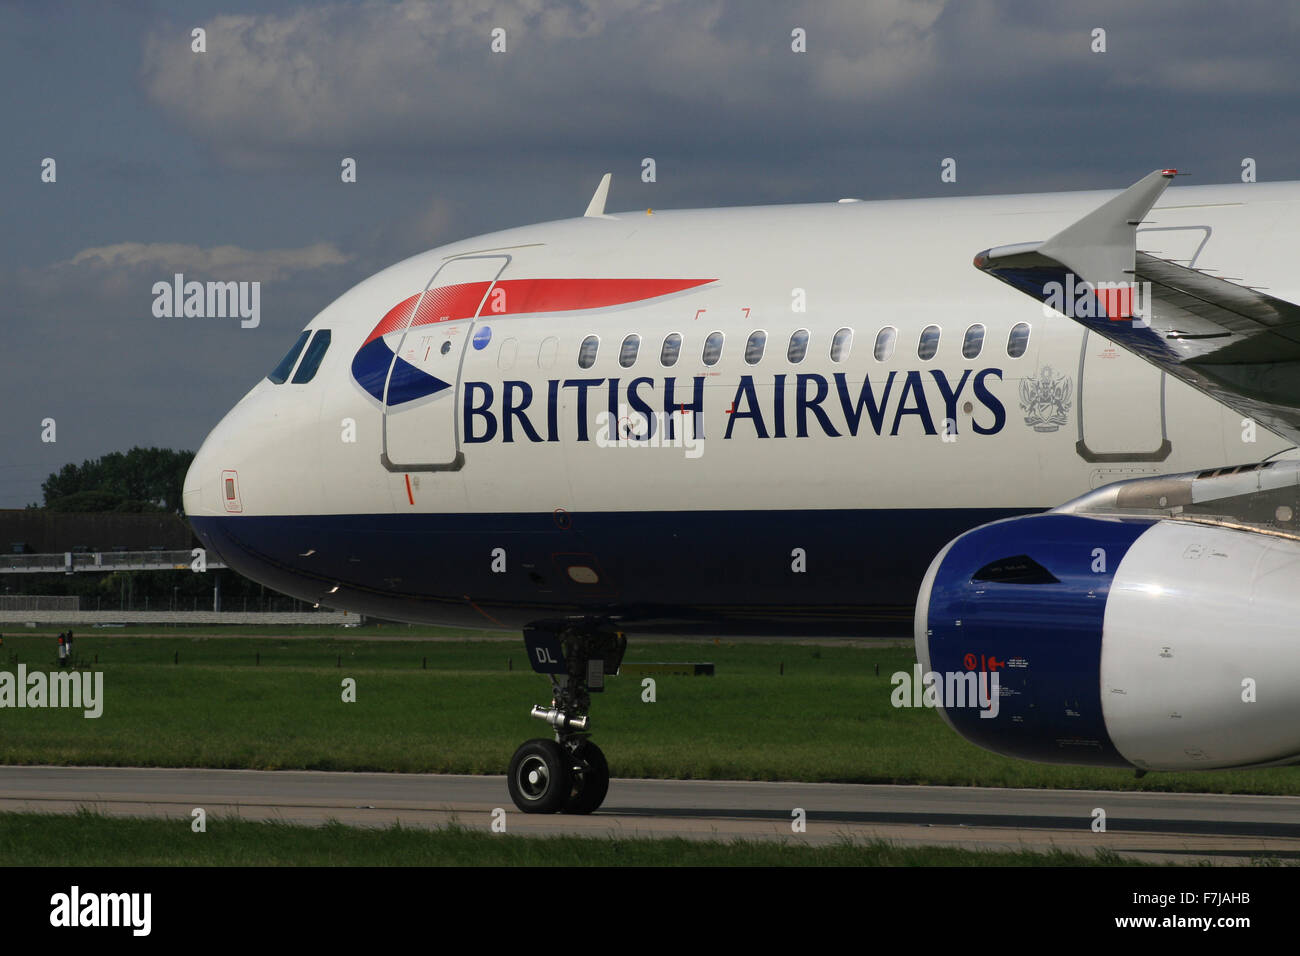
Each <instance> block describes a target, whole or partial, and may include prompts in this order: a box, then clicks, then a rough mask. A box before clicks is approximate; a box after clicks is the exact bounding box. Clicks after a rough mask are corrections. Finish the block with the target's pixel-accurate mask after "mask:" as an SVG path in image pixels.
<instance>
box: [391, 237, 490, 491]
mask: <svg viewBox="0 0 1300 956" xmlns="http://www.w3.org/2000/svg"><path fill="white" fill-rule="evenodd" d="M509 264H510V257H509V256H506V255H489V256H461V257H459V258H456V259H449V260H447V261H446V262H444V263H443V264H442V265H441V266H440V267H439V269H438V271H437V272H435V273H434V275H433V277H432V278H431V279H430V280H429V284H428V285H427V286H426V287H425V289H424V291H422V292H421V293H420V294H419V296H416V297H413V299H412V301H411V303H410V306H409V308H408V315H407V316H406V318H405V321H404V322H401V323H399V324H398V326H397V327H396V328H394V329H392V330H391V331H389V332H388V333H387V334H386V335H385V339H386V341H387V343H388V345H389V347H390V348H391V349H392V350H393V360H392V362H391V364H390V365H389V368H388V377H387V379H386V380H385V382H384V399H383V450H382V454H381V455H380V461H382V462H383V465H384V467H385V468H387V469H388V470H389V471H456V470H458V469H459V468H461V467H462V466H463V465H464V464H465V454H464V451H463V450H462V448H461V436H460V417H459V416H458V415H457V414H456V396H457V395H458V394H459V392H460V377H461V368H462V365H463V364H464V358H465V351H466V349H467V348H468V346H469V343H470V341H471V338H472V337H473V332H474V323H475V320H476V319H477V318H478V316H479V314H480V313H481V312H482V311H483V309H484V307H485V304H486V303H487V302H488V300H489V298H490V296H491V295H492V293H493V290H494V288H495V286H496V284H497V281H498V280H499V279H500V278H501V275H502V273H504V272H505V270H506V267H507V266H508V265H509ZM487 334H488V335H490V334H491V333H490V332H487ZM483 344H486V342H485V343H483ZM480 347H482V346H480Z"/></svg>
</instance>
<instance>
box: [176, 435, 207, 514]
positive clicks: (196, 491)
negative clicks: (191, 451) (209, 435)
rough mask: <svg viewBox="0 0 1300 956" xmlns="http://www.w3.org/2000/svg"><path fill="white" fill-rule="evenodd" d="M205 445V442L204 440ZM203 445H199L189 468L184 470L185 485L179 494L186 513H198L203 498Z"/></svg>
mask: <svg viewBox="0 0 1300 956" xmlns="http://www.w3.org/2000/svg"><path fill="white" fill-rule="evenodd" d="M204 444H205V445H206V444H207V443H206V442H204ZM204 460H205V459H204V455H203V445H200V446H199V450H198V452H196V453H195V455H194V459H193V460H192V461H191V462H190V467H189V470H188V471H186V472H185V486H184V491H183V492H182V494H181V501H182V502H183V505H182V507H184V509H185V513H186V514H187V515H196V514H198V513H199V509H200V507H201V502H202V500H203V467H202V466H203V462H204Z"/></svg>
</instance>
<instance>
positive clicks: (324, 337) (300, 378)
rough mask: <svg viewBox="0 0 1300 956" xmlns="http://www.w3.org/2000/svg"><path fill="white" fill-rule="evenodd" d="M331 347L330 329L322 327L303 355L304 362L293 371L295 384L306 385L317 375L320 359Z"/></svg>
mask: <svg viewBox="0 0 1300 956" xmlns="http://www.w3.org/2000/svg"><path fill="white" fill-rule="evenodd" d="M329 347H330V330H329V329H321V330H320V331H319V332H317V333H316V334H315V335H314V336H312V340H311V345H309V346H307V354H306V355H304V356H303V357H302V364H301V365H299V366H298V371H296V372H294V373H293V384H294V385H305V384H306V383H307V382H310V381H311V380H312V379H313V378H315V377H316V370H317V369H318V368H320V360H321V359H323V358H324V357H325V352H326V350H327V349H328V348H329Z"/></svg>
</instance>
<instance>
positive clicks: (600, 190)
mask: <svg viewBox="0 0 1300 956" xmlns="http://www.w3.org/2000/svg"><path fill="white" fill-rule="evenodd" d="M613 175H614V174H613V173H606V174H605V175H604V176H602V177H601V179H600V185H599V186H597V187H596V193H595V195H594V196H592V197H591V202H589V203H587V211H586V212H585V213H583V216H584V217H597V216H603V215H605V200H606V199H607V198H608V197H609V181H610V180H611V179H612V178H613Z"/></svg>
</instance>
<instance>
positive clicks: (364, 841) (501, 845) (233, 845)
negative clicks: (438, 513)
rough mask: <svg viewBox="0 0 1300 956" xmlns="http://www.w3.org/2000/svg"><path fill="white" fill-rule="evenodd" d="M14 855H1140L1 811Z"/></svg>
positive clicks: (64, 858) (429, 859)
mask: <svg viewBox="0 0 1300 956" xmlns="http://www.w3.org/2000/svg"><path fill="white" fill-rule="evenodd" d="M0 863H3V864H4V865H5V866H71V865H76V866H1072V867H1073V866H1130V865H1137V864H1134V863H1133V862H1132V861H1130V860H1127V859H1123V858H1120V857H1117V856H1116V855H1115V854H1113V853H1112V854H1104V853H1098V854H1096V855H1093V856H1084V855H1079V854H1072V853H1066V852H1063V851H1052V852H1049V853H1035V852H1031V851H1027V850H1026V851H1017V852H1000V851H981V850H961V849H950V848H946V847H920V848H901V847H896V846H893V845H891V844H888V843H884V842H880V841H874V842H870V843H865V842H853V841H851V840H847V839H846V840H843V841H841V842H838V843H835V844H832V845H829V846H806V845H801V844H799V843H797V842H795V840H794V839H793V838H791V839H790V840H789V841H787V842H785V843H773V842H766V841H757V840H737V841H732V842H720V841H696V840H684V839H680V838H676V837H674V838H670V839H649V838H638V839H621V838H620V839H615V838H608V837H568V836H556V837H534V836H529V837H522V836H511V835H509V834H493V833H488V832H485V831H482V830H470V829H467V828H465V827H460V826H449V827H443V828H437V829H428V830H426V829H415V828H410V827H401V826H389V827H384V828H382V829H381V828H363V827H349V826H344V825H343V824H341V823H337V822H331V823H327V824H326V825H325V826H323V827H309V826H296V825H291V824H286V823H275V822H269V823H255V822H251V821H246V820H236V819H219V818H209V820H208V826H207V832H205V833H193V832H192V831H191V830H190V823H189V821H188V820H176V821H172V820H156V819H131V818H125V817H122V818H119V817H109V816H104V815H101V814H97V813H92V812H90V811H81V812H79V813H76V814H67V815H59V814H50V815H46V814H37V813H0Z"/></svg>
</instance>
